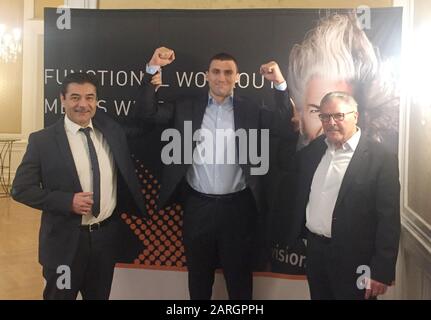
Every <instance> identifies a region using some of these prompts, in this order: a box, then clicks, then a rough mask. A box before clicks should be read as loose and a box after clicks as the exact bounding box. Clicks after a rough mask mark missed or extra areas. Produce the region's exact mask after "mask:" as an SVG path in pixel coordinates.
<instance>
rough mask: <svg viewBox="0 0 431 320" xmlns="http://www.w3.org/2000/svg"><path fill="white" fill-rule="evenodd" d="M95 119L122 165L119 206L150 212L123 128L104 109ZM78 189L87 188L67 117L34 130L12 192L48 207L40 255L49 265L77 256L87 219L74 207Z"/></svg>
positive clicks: (124, 209) (123, 209)
mask: <svg viewBox="0 0 431 320" xmlns="http://www.w3.org/2000/svg"><path fill="white" fill-rule="evenodd" d="M93 125H94V127H95V128H97V129H98V130H100V131H101V132H102V134H103V136H104V137H105V139H106V141H107V142H108V144H109V147H110V150H111V152H112V153H113V156H114V160H115V164H116V166H117V181H118V182H117V184H118V186H117V209H118V210H116V211H118V212H128V213H131V214H134V215H139V216H143V217H147V212H146V207H145V203H144V200H143V197H142V194H141V186H140V183H139V180H138V178H137V176H136V173H135V168H134V166H133V163H132V161H131V158H130V152H129V148H128V145H127V140H126V136H125V134H124V132H123V130H122V128H121V127H120V126H119V125H118V124H117V123H116V122H115V121H114V120H112V119H110V118H109V117H108V116H107V115H105V114H104V113H103V112H100V111H99V112H97V113H96V115H95V117H94V118H93ZM77 192H82V188H81V185H80V182H79V178H78V174H77V171H76V167H75V163H74V160H73V156H72V152H71V149H70V146H69V142H68V140H67V136H66V131H65V129H64V117H63V118H62V119H60V120H59V121H57V122H56V123H55V124H54V125H52V126H50V127H47V128H45V129H43V130H40V131H38V132H35V133H32V134H31V135H30V137H29V139H28V146H27V151H26V153H25V154H24V157H23V160H22V162H21V164H20V166H19V167H18V169H17V172H16V176H15V180H14V182H13V185H12V197H13V198H14V199H15V200H16V201H19V202H22V203H24V204H26V205H28V206H30V207H33V208H36V209H39V210H42V221H41V226H40V233H39V261H40V263H41V264H42V265H43V266H46V267H50V268H57V267H58V266H59V265H70V263H71V262H72V259H73V257H74V255H75V252H76V249H77V245H78V240H79V228H78V226H79V225H80V224H81V219H82V218H81V216H80V215H78V214H75V213H73V212H72V211H71V210H72V199H73V196H74V194H75V193H77ZM133 204H134V205H133Z"/></svg>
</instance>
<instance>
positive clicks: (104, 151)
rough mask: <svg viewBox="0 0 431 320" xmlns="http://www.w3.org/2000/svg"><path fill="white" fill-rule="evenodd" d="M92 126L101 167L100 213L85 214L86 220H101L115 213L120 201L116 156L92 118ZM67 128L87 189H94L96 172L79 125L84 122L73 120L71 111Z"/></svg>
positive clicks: (80, 175)
mask: <svg viewBox="0 0 431 320" xmlns="http://www.w3.org/2000/svg"><path fill="white" fill-rule="evenodd" d="M88 127H90V128H92V129H93V130H91V131H90V137H91V139H92V140H93V144H94V147H95V149H96V153H97V159H98V161H99V168H100V213H99V216H98V217H97V218H96V217H94V216H93V215H92V214H88V215H85V216H82V224H84V225H87V224H92V223H96V222H101V221H103V220H105V219H107V218H109V217H110V216H111V215H112V212H113V211H114V209H115V206H116V205H117V173H116V167H115V161H114V157H113V155H112V153H111V150H110V148H109V145H108V143H107V141H106V139H105V138H104V137H103V135H102V133H101V132H100V131H99V130H97V129H95V128H94V127H93V124H92V122H91V121H90V124H89V125H88ZM64 128H65V130H66V135H67V139H68V141H69V145H70V149H71V151H72V156H73V160H74V162H75V167H76V171H77V173H78V177H79V182H80V183H81V187H82V190H83V192H93V173H92V169H91V160H90V154H89V150H88V143H87V138H86V137H85V134H84V133H83V132H81V131H79V129H80V128H81V126H80V125H78V124H76V123H74V122H72V121H71V120H70V119H69V118H68V117H67V115H66V116H65V117H64Z"/></svg>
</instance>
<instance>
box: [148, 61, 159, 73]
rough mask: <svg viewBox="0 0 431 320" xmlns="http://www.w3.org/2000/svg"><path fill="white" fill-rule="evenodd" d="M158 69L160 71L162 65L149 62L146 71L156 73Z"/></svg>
mask: <svg viewBox="0 0 431 320" xmlns="http://www.w3.org/2000/svg"><path fill="white" fill-rule="evenodd" d="M158 71H160V66H150V65H149V64H148V63H147V65H146V66H145V72H146V73H149V74H151V75H154V74H156V73H157V72H158Z"/></svg>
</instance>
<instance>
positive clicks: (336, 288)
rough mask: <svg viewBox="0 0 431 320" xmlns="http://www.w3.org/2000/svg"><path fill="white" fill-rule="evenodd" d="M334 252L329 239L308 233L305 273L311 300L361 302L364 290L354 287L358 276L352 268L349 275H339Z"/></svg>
mask: <svg viewBox="0 0 431 320" xmlns="http://www.w3.org/2000/svg"><path fill="white" fill-rule="evenodd" d="M334 250H336V249H335V248H334V247H333V245H332V243H331V239H329V238H324V237H322V236H317V235H314V234H313V233H311V232H308V234H307V266H306V273H307V280H308V286H309V288H310V296H311V299H312V300H363V299H364V298H365V290H364V289H359V288H358V287H357V285H356V281H357V279H358V277H359V276H360V275H359V274H356V273H355V268H353V267H352V268H351V269H352V270H351V272H349V273H340V272H339V271H338V270H339V269H340V268H339V266H336V265H335V259H334V254H335V251H334Z"/></svg>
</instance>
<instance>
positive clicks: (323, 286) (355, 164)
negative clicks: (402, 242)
mask: <svg viewBox="0 0 431 320" xmlns="http://www.w3.org/2000/svg"><path fill="white" fill-rule="evenodd" d="M319 117H320V120H321V122H322V125H323V129H324V133H325V134H324V135H322V136H321V137H319V138H317V139H316V140H315V141H313V142H311V143H310V145H309V146H307V147H306V148H304V149H303V150H301V151H300V152H299V154H298V155H297V166H298V167H297V169H296V171H297V173H298V184H297V190H296V191H297V195H296V209H295V211H294V217H293V218H294V219H293V223H292V232H291V242H293V241H294V240H295V239H297V238H298V237H299V236H300V234H301V233H303V232H304V231H306V237H307V266H306V270H307V278H308V283H309V287H310V294H311V298H312V299H368V298H376V297H377V296H378V295H381V294H383V293H385V292H386V289H387V286H390V285H391V284H392V283H393V281H394V279H395V264H396V260H397V254H398V243H399V237H400V212H399V200H400V185H399V180H398V160H397V157H396V155H393V154H391V153H389V152H388V151H386V149H385V148H384V146H383V145H381V144H379V143H377V142H374V141H371V140H369V139H368V138H367V137H366V136H365V134H364V133H362V132H361V130H360V128H358V127H357V121H358V111H357V103H356V102H355V100H354V99H353V98H352V97H351V96H350V95H349V94H347V93H345V92H332V93H328V94H327V95H326V96H325V97H324V98H323V99H322V102H321V105H320V115H319Z"/></svg>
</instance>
